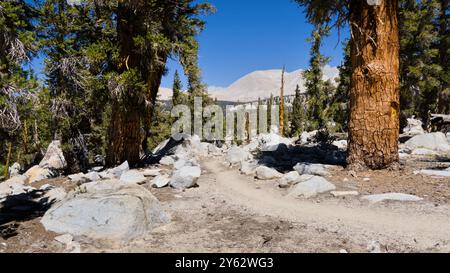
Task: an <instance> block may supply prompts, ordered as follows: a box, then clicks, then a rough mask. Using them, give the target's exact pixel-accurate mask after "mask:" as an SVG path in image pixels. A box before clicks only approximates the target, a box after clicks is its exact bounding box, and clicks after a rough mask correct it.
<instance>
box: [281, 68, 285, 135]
mask: <svg viewBox="0 0 450 273" xmlns="http://www.w3.org/2000/svg"><path fill="white" fill-rule="evenodd" d="M284 73H285V67H283V71H282V72H281V89H280V135H281V136H284Z"/></svg>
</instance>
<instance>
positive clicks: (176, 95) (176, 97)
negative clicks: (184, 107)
mask: <svg viewBox="0 0 450 273" xmlns="http://www.w3.org/2000/svg"><path fill="white" fill-rule="evenodd" d="M182 88H183V85H182V83H181V80H180V75H178V70H176V71H175V75H174V77H173V87H172V90H173V97H172V104H173V106H176V105H178V104H183V101H184V100H183V93H182Z"/></svg>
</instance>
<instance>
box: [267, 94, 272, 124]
mask: <svg viewBox="0 0 450 273" xmlns="http://www.w3.org/2000/svg"><path fill="white" fill-rule="evenodd" d="M272 107H273V94H270V98H269V99H268V100H267V129H268V130H269V133H270V132H272Z"/></svg>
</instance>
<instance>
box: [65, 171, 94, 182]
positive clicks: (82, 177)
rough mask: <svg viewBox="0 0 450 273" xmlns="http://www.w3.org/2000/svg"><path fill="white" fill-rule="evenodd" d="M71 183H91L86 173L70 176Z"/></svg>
mask: <svg viewBox="0 0 450 273" xmlns="http://www.w3.org/2000/svg"><path fill="white" fill-rule="evenodd" d="M68 178H69V179H70V181H72V182H74V183H86V182H89V181H88V179H87V178H86V176H85V175H84V173H76V174H71V175H69V176H68Z"/></svg>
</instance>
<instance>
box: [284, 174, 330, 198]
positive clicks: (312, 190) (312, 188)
mask: <svg viewBox="0 0 450 273" xmlns="http://www.w3.org/2000/svg"><path fill="white" fill-rule="evenodd" d="M335 189H336V186H334V185H333V184H332V183H330V182H328V181H327V180H326V179H325V178H323V177H320V176H313V177H312V178H311V179H309V180H307V181H305V182H302V183H299V184H297V185H295V186H294V187H293V188H292V189H291V190H290V191H289V194H288V195H289V196H294V197H305V198H310V197H313V196H316V195H318V194H320V193H324V192H329V191H332V190H335Z"/></svg>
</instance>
